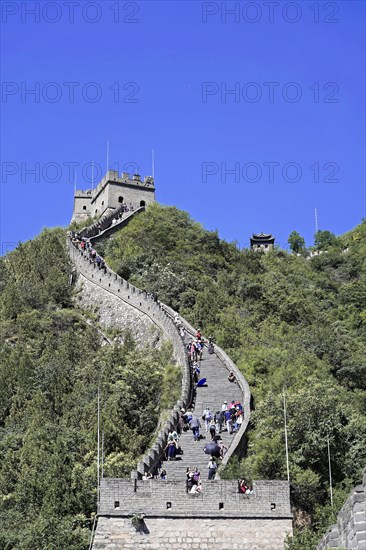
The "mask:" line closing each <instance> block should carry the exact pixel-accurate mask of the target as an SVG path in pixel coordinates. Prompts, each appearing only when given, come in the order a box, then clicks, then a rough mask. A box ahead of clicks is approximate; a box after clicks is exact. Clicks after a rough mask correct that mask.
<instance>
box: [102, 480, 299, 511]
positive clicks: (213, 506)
mask: <svg viewBox="0 0 366 550" xmlns="http://www.w3.org/2000/svg"><path fill="white" fill-rule="evenodd" d="M202 488H203V490H202V493H201V494H190V493H187V492H186V484H185V481H163V480H161V479H151V480H148V481H142V480H140V481H138V480H128V479H118V478H104V479H102V480H101V491H100V506H99V515H103V516H106V515H107V516H132V515H133V514H143V515H144V516H146V517H151V516H159V517H160V516H164V517H189V516H194V517H220V518H223V517H227V518H231V517H232V516H233V510H235V517H243V518H248V517H252V518H255V517H256V518H271V519H273V518H277V519H278V518H286V519H289V518H292V514H291V509H290V493H289V484H288V482H287V481H281V480H276V481H254V482H253V489H254V493H253V494H252V495H243V494H241V493H239V491H238V482H237V480H216V479H215V480H210V481H209V480H207V479H204V480H203V482H202Z"/></svg>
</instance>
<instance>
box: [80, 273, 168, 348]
mask: <svg viewBox="0 0 366 550" xmlns="http://www.w3.org/2000/svg"><path fill="white" fill-rule="evenodd" d="M76 289H77V291H78V293H77V296H76V301H77V302H78V303H79V305H81V306H82V307H83V308H85V309H89V310H91V311H92V312H93V313H95V314H96V315H97V316H98V320H99V323H100V325H101V327H102V328H103V329H106V328H107V329H108V328H114V329H119V330H120V331H121V332H122V333H123V332H124V331H125V330H130V331H131V333H132V334H133V337H134V339H135V341H136V343H137V345H138V347H143V346H152V347H158V348H159V347H160V345H161V342H162V341H163V340H166V339H167V338H166V337H165V336H164V333H163V332H162V331H161V329H160V328H158V327H157V326H156V324H155V323H153V322H152V321H151V320H150V318H149V317H147V316H146V315H145V313H143V312H142V311H139V310H137V309H136V308H134V307H132V306H130V305H129V304H126V302H123V301H122V300H120V299H119V298H117V296H115V295H114V294H112V293H110V292H107V291H106V290H104V289H103V288H100V287H98V286H96V285H95V284H94V283H91V282H90V280H89V279H87V278H86V277H84V275H81V274H80V273H79V274H78V276H77V281H76Z"/></svg>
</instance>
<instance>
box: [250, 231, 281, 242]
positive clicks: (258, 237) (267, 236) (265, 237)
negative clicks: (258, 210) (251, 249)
mask: <svg viewBox="0 0 366 550" xmlns="http://www.w3.org/2000/svg"><path fill="white" fill-rule="evenodd" d="M274 240H275V237H273V235H272V234H271V233H253V236H252V237H251V239H250V242H258V241H259V242H264V241H266V242H268V241H271V242H274Z"/></svg>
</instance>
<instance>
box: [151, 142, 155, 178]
mask: <svg viewBox="0 0 366 550" xmlns="http://www.w3.org/2000/svg"><path fill="white" fill-rule="evenodd" d="M151 163H152V177H153V178H155V158H154V149H151Z"/></svg>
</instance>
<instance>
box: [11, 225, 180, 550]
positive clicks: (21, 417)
mask: <svg viewBox="0 0 366 550" xmlns="http://www.w3.org/2000/svg"><path fill="white" fill-rule="evenodd" d="M65 239H66V232H65V231H63V230H60V229H56V230H45V231H44V232H43V233H42V234H41V235H40V237H38V238H37V239H35V240H34V241H29V242H27V243H25V244H21V245H19V246H18V248H17V249H16V250H15V251H14V252H12V253H10V254H9V255H7V256H6V257H4V258H2V259H1V261H0V289H1V290H0V291H1V298H0V313H1V320H2V329H1V363H0V549H1V550H10V549H16V550H46V549H47V550H84V549H86V548H88V543H89V539H90V527H91V523H92V518H93V514H95V511H96V500H97V494H96V485H97V399H98V397H97V396H98V386H99V390H100V410H101V426H102V430H103V440H104V474H105V475H106V476H129V475H130V471H131V470H132V469H133V468H134V467H136V463H137V461H138V459H139V457H140V455H141V454H142V453H143V452H144V451H145V449H146V447H147V446H148V444H149V443H150V440H151V437H152V434H153V433H154V431H155V429H156V426H157V424H158V421H159V415H160V413H161V411H163V410H164V409H168V408H170V407H172V406H173V404H174V403H175V398H176V395H177V393H174V389H175V390H176V391H177V392H178V395H179V393H180V375H179V369H176V368H175V367H172V366H171V360H172V358H171V353H172V350H171V346H170V345H169V344H168V345H164V346H163V347H162V348H161V349H160V350H153V349H143V350H138V349H137V348H136V347H135V344H134V340H133V335H129V334H125V335H124V344H123V345H120V344H118V343H116V344H114V345H113V346H103V347H102V345H101V337H100V334H99V332H98V331H97V324H96V321H95V320H94V318H93V315H92V314H90V312H86V311H81V310H79V309H77V308H75V307H74V306H73V303H74V300H73V289H72V287H71V286H70V284H69V283H70V274H71V265H70V263H69V259H68V256H67V253H66V246H65ZM88 318H90V319H89V321H92V323H91V325H90V324H89V323H87V322H86V321H87V320H88ZM172 390H173V391H172Z"/></svg>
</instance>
